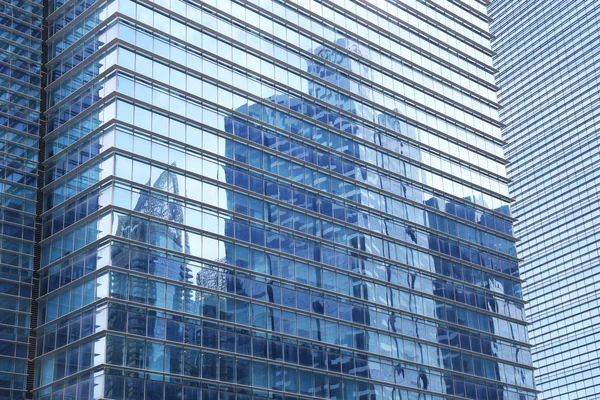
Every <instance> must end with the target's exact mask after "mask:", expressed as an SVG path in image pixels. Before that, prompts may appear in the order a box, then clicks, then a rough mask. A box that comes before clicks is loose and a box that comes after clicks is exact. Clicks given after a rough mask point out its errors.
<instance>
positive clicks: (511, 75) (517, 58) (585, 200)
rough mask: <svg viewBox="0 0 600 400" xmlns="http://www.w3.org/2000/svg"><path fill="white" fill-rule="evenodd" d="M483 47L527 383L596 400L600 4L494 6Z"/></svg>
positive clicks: (599, 372)
mask: <svg viewBox="0 0 600 400" xmlns="http://www.w3.org/2000/svg"><path fill="white" fill-rule="evenodd" d="M490 15H491V16H492V17H493V19H494V22H493V23H492V25H491V30H492V33H493V34H494V35H495V36H496V39H495V40H494V41H493V48H494V50H495V51H497V53H498V54H497V56H496V57H495V58H494V61H495V62H494V64H495V67H496V68H497V69H498V70H499V72H498V74H497V75H496V80H497V84H498V86H499V87H500V100H501V104H502V105H503V106H504V108H503V109H502V110H501V117H502V118H501V120H502V122H503V123H505V124H506V127H505V128H504V130H503V138H504V140H506V141H507V142H508V145H507V147H506V157H507V159H508V160H509V161H510V165H509V167H508V176H509V178H510V179H511V180H512V181H513V183H512V184H511V186H510V189H511V195H512V196H513V197H515V199H516V204H515V206H514V208H513V211H514V216H515V217H517V218H518V220H519V222H518V223H517V224H516V225H515V232H516V235H517V236H518V237H520V238H521V239H522V240H521V242H520V243H519V245H518V250H519V256H520V257H522V258H523V259H524V260H525V261H524V262H523V263H522V264H521V274H522V277H523V278H524V279H525V280H526V281H527V283H526V285H525V286H524V289H523V294H524V297H525V300H527V301H528V302H529V303H528V307H527V313H528V320H529V321H530V322H531V323H532V325H531V326H530V329H529V337H530V340H531V344H532V345H533V346H534V347H533V349H532V357H533V363H534V366H535V367H536V374H535V375H536V383H537V387H538V389H540V390H541V391H542V392H543V394H542V395H541V396H540V398H542V399H598V398H600V369H599V368H598V365H599V363H600V312H599V309H598V293H599V290H600V274H599V271H600V244H599V243H600V240H599V239H600V229H599V226H600V223H599V215H600V202H599V198H600V169H599V164H598V161H599V160H600V152H599V151H598V149H599V148H600V119H599V115H600V114H599V109H598V94H599V85H598V82H599V78H598V77H599V76H600V63H599V62H598V60H599V59H600V51H599V48H598V45H599V44H600V3H599V2H598V1H572V2H563V1H555V0H537V1H507V0H494V1H492V4H491V6H490Z"/></svg>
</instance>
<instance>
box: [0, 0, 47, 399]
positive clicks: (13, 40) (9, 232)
mask: <svg viewBox="0 0 600 400" xmlns="http://www.w3.org/2000/svg"><path fill="white" fill-rule="evenodd" d="M42 10H43V8H42V2H41V1H39V0H19V1H10V0H8V1H0V227H1V228H0V398H6V399H23V398H25V391H26V386H27V367H28V359H30V358H31V355H32V354H33V353H30V351H29V342H30V324H31V311H32V304H31V298H32V287H33V270H34V267H33V265H34V247H35V246H34V243H35V226H36V204H37V201H36V200H37V188H38V151H39V140H38V139H39V119H40V99H41V96H40V91H41V87H42V83H41V82H42V81H41V79H42V74H41V70H42V68H41V63H42ZM31 382H33V381H31Z"/></svg>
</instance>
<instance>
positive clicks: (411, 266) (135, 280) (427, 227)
mask: <svg viewBox="0 0 600 400" xmlns="http://www.w3.org/2000/svg"><path fill="white" fill-rule="evenodd" d="M46 4H47V6H48V9H47V10H45V14H46V15H48V18H47V23H48V25H47V29H48V32H47V34H48V41H47V54H46V55H45V59H47V60H48V63H47V64H46V68H47V70H46V71H45V72H46V74H45V75H44V76H45V77H47V85H46V88H45V89H46V92H47V97H45V98H44V99H45V100H47V101H45V102H44V107H45V110H44V112H45V114H44V115H45V117H46V118H45V120H44V125H43V129H42V131H43V132H44V134H43V139H42V140H43V145H42V146H41V149H42V151H41V152H40V155H41V158H42V161H41V162H42V165H43V171H44V174H43V176H44V181H43V182H40V187H42V190H41V192H42V197H43V207H41V215H39V217H40V221H41V225H42V228H41V232H40V236H41V239H40V240H41V242H40V246H41V255H40V256H39V258H38V259H36V261H37V262H38V264H39V271H38V270H37V264H35V265H36V271H35V272H36V274H37V273H39V282H37V281H36V286H35V288H34V289H35V290H34V294H36V296H37V290H38V289H39V298H36V299H35V305H36V306H37V307H38V308H39V313H38V314H37V315H36V317H38V318H36V320H35V321H34V324H33V328H34V329H35V333H36V335H35V336H32V338H33V339H35V342H36V347H35V360H34V362H33V363H32V365H35V368H34V371H33V370H30V376H35V382H32V383H31V387H30V388H29V389H31V390H32V393H33V397H34V398H35V399H39V400H56V399H143V398H146V399H151V400H154V399H163V398H164V399H181V400H192V399H194V400H196V399H200V398H201V399H204V400H206V399H210V400H212V399H215V400H216V399H217V398H218V399H238V400H246V399H266V398H269V399H278V400H300V399H314V398H329V399H337V400H339V399H346V400H348V399H369V400H370V399H377V400H380V399H427V400H442V399H443V400H446V399H460V398H469V399H485V400H505V399H518V400H533V399H535V398H536V391H535V389H534V382H533V371H532V367H531V356H530V350H529V345H528V343H527V333H526V331H527V329H526V323H525V322H524V313H523V307H524V301H523V300H522V298H521V283H522V280H521V279H520V277H519V271H518V266H517V261H518V259H517V255H516V250H515V241H516V240H515V238H514V237H513V235H512V224H513V218H512V217H511V216H510V208H509V204H510V202H511V199H510V198H509V197H508V190H507V182H508V180H507V179H506V177H505V171H504V165H505V162H504V159H503V152H502V144H503V142H502V141H501V139H500V123H499V122H498V104H497V103H496V95H495V93H496V87H495V86H494V78H493V73H494V70H493V68H492V65H491V59H492V56H493V54H494V53H493V52H492V51H491V50H490V38H491V35H490V34H489V32H488V18H487V16H486V9H485V3H484V2H482V1H479V0H463V1H462V2H455V1H445V2H431V3H428V4H425V3H421V2H414V1H408V0H407V1H403V2H399V3H390V2H387V1H379V2H368V1H362V0H348V1H346V2H345V3H344V5H343V6H342V5H340V4H339V2H335V4H336V5H335V6H334V4H332V3H330V2H328V1H323V2H319V1H286V2H280V1H276V0H273V1H270V0H266V1H264V0H260V1H251V2H248V1H239V2H238V1H228V0H222V1H218V2H217V1H216V0H211V1H196V2H185V1H180V0H171V1H170V2H169V1H162V0H161V1H156V2H153V1H150V0H135V1H134V0H119V1H114V0H109V1H99V0H97V1H93V0H91V1H84V0H56V1H55V0H50V1H48V2H47V3H46ZM33 137H35V135H34V136H33ZM34 149H35V147H34ZM33 167H34V171H35V164H34V165H33ZM33 179H34V181H33V187H35V185H36V182H35V176H34V178H33ZM30 198H32V199H33V198H35V193H34V192H32V193H31V196H30ZM4 232H6V231H3V233H4ZM3 243H4V242H3ZM3 254H4V253H3ZM30 270H31V268H30ZM36 276H37V275H36ZM3 304H4V303H3ZM0 323H2V322H1V321H0ZM32 341H33V340H32ZM32 348H33V347H32ZM25 349H26V348H25ZM0 350H1V349H0ZM7 359H8V358H7ZM2 360H4V359H2ZM11 360H12V359H11ZM2 362H3V361H2ZM2 366H3V367H4V364H2ZM4 368H7V367H4ZM3 370H4V369H3Z"/></svg>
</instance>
